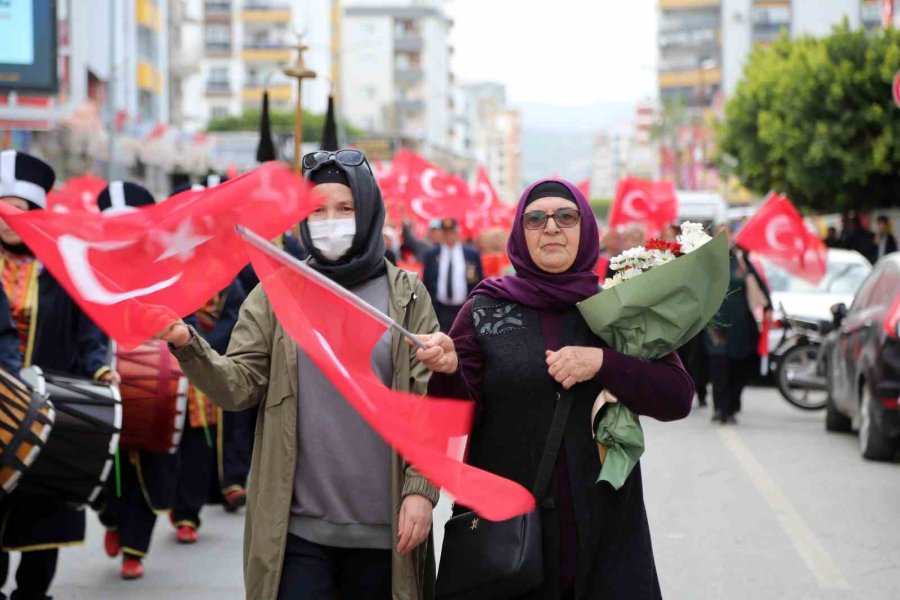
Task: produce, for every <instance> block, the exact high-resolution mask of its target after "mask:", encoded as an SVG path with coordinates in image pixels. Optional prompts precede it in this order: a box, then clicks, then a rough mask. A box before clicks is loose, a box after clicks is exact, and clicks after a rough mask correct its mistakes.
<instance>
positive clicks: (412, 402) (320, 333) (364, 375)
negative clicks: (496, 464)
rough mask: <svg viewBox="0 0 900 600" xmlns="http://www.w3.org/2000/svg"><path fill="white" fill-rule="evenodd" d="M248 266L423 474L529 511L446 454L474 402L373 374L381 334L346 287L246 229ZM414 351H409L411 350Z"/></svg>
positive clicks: (312, 351)
mask: <svg viewBox="0 0 900 600" xmlns="http://www.w3.org/2000/svg"><path fill="white" fill-rule="evenodd" d="M247 239H248V240H250V241H248V242H247V251H248V253H249V254H250V260H251V261H252V263H253V268H254V269H255V270H256V274H257V275H258V276H259V280H260V282H261V283H262V285H263V288H264V289H265V291H266V296H267V297H268V299H269V302H270V303H271V304H272V310H274V311H275V314H276V315H277V317H278V321H279V323H281V325H282V326H283V327H284V329H285V331H287V332H288V334H289V335H290V336H291V337H292V338H293V339H294V341H296V342H297V343H298V344H299V345H300V347H302V348H303V350H304V352H306V354H307V355H309V357H310V358H311V359H312V361H313V362H314V363H315V364H316V366H317V367H319V369H321V370H322V372H323V373H324V374H325V376H326V377H328V379H329V380H330V381H331V382H332V384H333V385H334V386H335V388H337V390H338V391H339V392H340V393H341V395H342V396H343V397H344V398H345V399H346V400H347V402H349V403H350V405H351V406H353V408H355V409H356V410H357V411H358V412H359V414H360V415H361V416H362V417H363V418H364V419H365V420H366V422H368V423H369V424H370V425H371V426H372V428H373V429H375V431H377V432H378V434H379V435H381V436H382V438H384V440H385V441H386V442H387V443H388V444H390V445H391V446H392V447H394V448H396V450H397V451H398V452H399V453H400V454H401V455H403V456H404V457H405V458H406V459H407V460H408V461H409V462H410V463H411V464H412V465H413V466H415V467H416V468H417V469H418V470H419V471H420V472H421V473H422V474H423V475H424V476H425V477H427V478H428V479H429V480H430V481H432V482H434V484H435V485H438V486H440V487H442V488H444V489H446V490H447V491H448V492H450V493H451V494H453V495H454V496H455V497H456V499H457V501H458V502H460V503H461V504H464V505H465V506H467V507H470V508H472V509H473V510H475V511H477V512H478V513H479V514H481V515H483V516H484V517H485V518H487V519H491V520H495V521H501V520H504V519H510V518H512V517H515V516H518V515H521V514H524V513H526V512H528V511H530V510H533V509H534V506H535V504H534V498H533V497H532V496H531V494H530V493H529V492H528V490H526V489H525V488H524V487H522V486H520V485H519V484H517V483H514V482H512V481H509V480H507V479H503V478H502V477H499V476H497V475H494V474H492V473H488V472H486V471H482V470H479V469H476V468H474V467H471V466H468V465H466V464H463V463H461V462H459V461H458V460H454V459H453V458H450V457H449V456H447V453H448V449H450V447H451V446H450V442H451V439H453V438H457V437H459V436H463V435H467V434H468V433H469V431H470V428H471V422H472V408H473V406H472V403H471V402H462V401H458V400H437V399H434V398H428V397H425V398H423V397H421V396H417V395H414V394H407V393H401V392H396V391H392V390H390V389H388V388H386V387H385V386H384V384H382V383H381V381H380V380H379V379H378V377H377V376H376V375H375V373H374V372H373V371H372V349H373V348H374V347H375V345H376V344H377V343H378V341H379V340H380V339H381V338H382V336H384V334H385V332H386V331H387V327H388V326H387V325H386V324H385V323H384V319H383V318H376V317H375V316H373V314H370V313H369V312H367V311H366V310H363V309H362V308H361V307H360V306H357V304H356V303H355V302H356V301H354V300H351V299H348V298H347V296H346V294H347V292H346V291H344V290H335V289H332V287H333V286H331V285H329V284H325V283H323V282H321V281H319V280H318V278H316V277H314V276H311V275H310V274H309V273H308V272H307V271H305V270H303V267H302V266H298V265H297V264H296V261H294V260H293V259H292V258H291V257H289V256H287V255H286V254H285V253H283V252H279V251H278V250H277V249H274V248H272V247H271V246H270V245H266V243H265V242H264V241H263V240H262V238H260V237H259V236H254V235H252V234H247ZM410 352H412V350H410Z"/></svg>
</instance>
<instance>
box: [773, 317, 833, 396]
mask: <svg viewBox="0 0 900 600" xmlns="http://www.w3.org/2000/svg"><path fill="white" fill-rule="evenodd" d="M782 314H783V315H784V316H783V317H782V318H781V320H780V323H781V328H782V331H783V334H782V337H781V340H780V341H779V343H778V346H777V347H776V348H775V350H774V352H773V353H772V356H773V359H772V362H773V364H772V371H773V372H774V375H775V382H776V385H777V386H778V391H779V392H781V395H782V396H783V397H784V399H785V400H787V401H788V402H789V403H790V404H792V405H793V406H796V407H797V408H800V409H803V410H822V409H823V408H825V401H826V398H827V396H828V384H827V380H826V372H825V353H824V352H822V351H821V350H822V344H823V343H824V341H825V337H826V336H827V335H828V334H829V333H830V332H831V330H832V329H834V325H833V323H831V322H829V321H822V320H818V319H806V318H801V317H791V316H788V315H787V314H785V313H784V311H783V310H782Z"/></svg>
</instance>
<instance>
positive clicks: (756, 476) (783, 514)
mask: <svg viewBox="0 0 900 600" xmlns="http://www.w3.org/2000/svg"><path fill="white" fill-rule="evenodd" d="M719 437H720V438H721V439H722V442H723V443H724V444H725V447H727V448H728V450H730V451H731V453H732V454H733V455H734V457H735V458H736V459H737V461H738V462H739V463H740V465H741V467H742V468H743V469H744V472H745V473H746V474H747V476H748V477H750V480H751V481H752V482H753V485H755V486H756V489H757V490H759V493H760V494H762V497H763V499H765V501H766V504H768V505H769V508H771V509H772V512H774V513H775V517H776V518H777V519H778V522H779V524H780V525H781V528H782V529H783V530H784V532H785V533H786V534H787V536H788V538H790V540H791V543H792V544H793V545H794V549H795V550H796V551H797V554H799V555H800V558H801V559H802V560H803V562H804V563H806V568H808V569H809V571H810V572H811V573H812V574H813V576H814V577H815V578H816V581H818V583H819V587H820V588H821V589H823V590H849V589H850V583H849V582H848V581H847V580H846V579H844V576H843V575H841V573H840V571H839V570H838V568H837V565H836V564H835V563H834V561H833V560H832V559H831V557H830V556H829V555H828V552H826V551H825V548H823V547H822V545H821V544H820V543H819V540H818V539H816V536H815V534H813V532H812V530H811V529H810V528H809V526H808V525H807V524H806V522H805V521H804V520H803V517H801V516H800V513H798V512H797V510H796V509H795V508H794V506H793V505H792V504H791V502H790V500H788V498H787V496H786V495H785V494H784V492H783V491H781V488H779V487H778V484H777V483H775V480H774V479H772V477H771V476H770V475H769V474H768V473H767V472H766V470H765V469H764V468H763V466H762V464H761V463H760V462H759V460H757V458H756V456H754V455H753V452H752V451H751V450H750V448H749V447H748V446H747V445H746V444H745V443H744V441H743V440H742V439H741V437H740V435H739V434H738V433H737V431H735V430H734V429H733V428H721V429H719Z"/></svg>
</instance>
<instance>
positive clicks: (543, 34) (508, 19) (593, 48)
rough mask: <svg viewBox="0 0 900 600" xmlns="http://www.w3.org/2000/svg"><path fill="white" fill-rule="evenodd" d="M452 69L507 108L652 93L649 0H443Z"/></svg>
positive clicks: (653, 37) (652, 8)
mask: <svg viewBox="0 0 900 600" xmlns="http://www.w3.org/2000/svg"><path fill="white" fill-rule="evenodd" d="M445 6H446V10H447V11H448V12H449V14H450V16H451V18H453V20H454V27H453V38H452V39H453V45H454V47H455V56H454V60H453V70H454V72H455V74H456V76H457V78H458V79H459V80H461V81H472V80H475V81H478V80H494V81H499V82H501V83H504V84H506V86H507V96H508V98H509V100H510V101H512V102H513V103H516V104H518V103H533V102H537V103H542V104H553V105H559V106H583V105H586V104H595V103H598V102H606V101H621V100H626V101H636V100H641V99H643V98H647V97H652V96H654V95H655V87H656V72H655V64H656V54H657V51H656V20H657V16H656V2H655V1H654V0H621V1H614V0H549V1H547V0H448V1H447V3H446V5H445Z"/></svg>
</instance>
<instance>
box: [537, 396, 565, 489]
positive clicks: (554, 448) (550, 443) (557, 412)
mask: <svg viewBox="0 0 900 600" xmlns="http://www.w3.org/2000/svg"><path fill="white" fill-rule="evenodd" d="M571 407H572V392H571V391H569V390H563V391H561V392H559V393H558V394H557V395H556V409H554V411H553V421H551V423H550V433H549V434H547V444H546V445H545V446H544V454H543V455H542V456H541V462H540V464H539V465H538V471H537V477H536V478H535V481H534V490H533V493H534V499H535V501H536V502H537V503H538V505H539V506H540V504H541V502H542V501H543V500H544V496H546V495H547V489H548V488H549V487H550V477H551V476H552V475H553V467H554V466H556V457H557V456H558V455H559V447H560V446H561V445H562V439H563V434H564V433H565V431H566V421H567V420H568V419H569V409H570V408H571Z"/></svg>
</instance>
